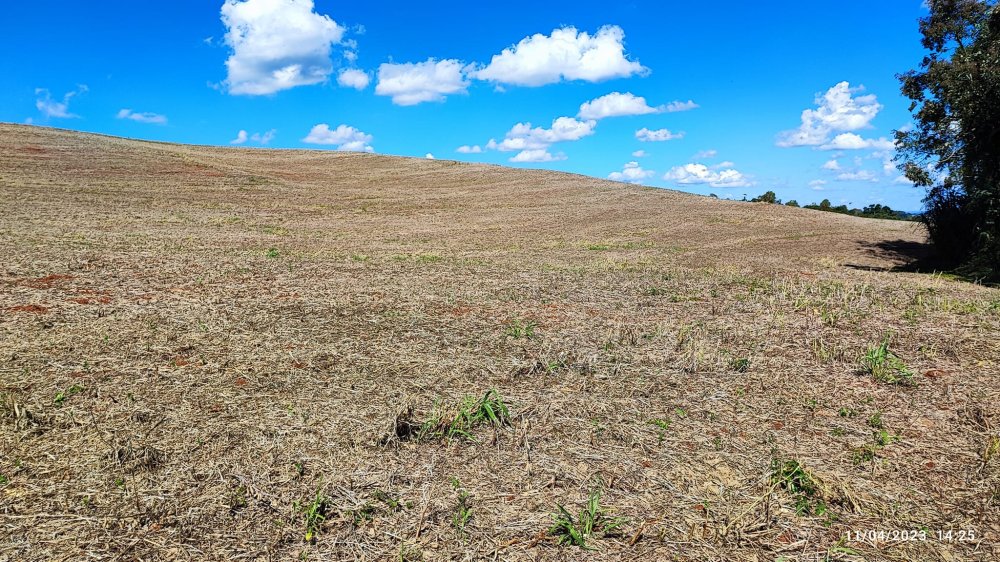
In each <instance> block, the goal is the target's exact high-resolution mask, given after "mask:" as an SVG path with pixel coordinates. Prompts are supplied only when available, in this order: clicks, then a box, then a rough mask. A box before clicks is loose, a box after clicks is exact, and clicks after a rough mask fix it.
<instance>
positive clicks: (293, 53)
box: [221, 0, 345, 96]
mask: <svg viewBox="0 0 1000 562" xmlns="http://www.w3.org/2000/svg"><path fill="white" fill-rule="evenodd" d="M313 7H314V6H313V0H225V3H224V4H223V5H222V11H221V14H222V23H223V25H225V26H226V37H225V41H226V44H227V45H228V46H229V47H230V49H232V54H231V55H230V56H229V59H228V60H226V68H227V70H228V75H227V77H226V80H225V82H224V84H225V85H226V87H227V88H228V90H229V93H231V94H245V95H254V96H259V95H266V94H273V93H275V92H279V91H281V90H287V89H289V88H294V87H296V86H305V85H309V84H318V83H320V82H323V81H325V80H326V79H327V77H328V76H329V75H330V73H331V72H333V63H332V62H331V61H330V50H331V48H332V45H333V44H335V43H339V42H340V40H341V39H342V38H343V36H344V31H345V28H344V27H343V26H341V25H339V24H338V23H337V22H335V21H333V20H332V19H330V17H329V16H326V15H321V14H318V13H316V12H315V11H313Z"/></svg>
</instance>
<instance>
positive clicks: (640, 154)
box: [632, 150, 649, 158]
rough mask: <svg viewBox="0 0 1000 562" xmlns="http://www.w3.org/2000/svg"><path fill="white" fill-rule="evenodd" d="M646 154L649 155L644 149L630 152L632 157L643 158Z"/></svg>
mask: <svg viewBox="0 0 1000 562" xmlns="http://www.w3.org/2000/svg"><path fill="white" fill-rule="evenodd" d="M647 156H649V153H648V152H646V151H645V150H636V151H635V152H633V153H632V157H633V158H645V157H647Z"/></svg>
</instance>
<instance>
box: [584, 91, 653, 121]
mask: <svg viewBox="0 0 1000 562" xmlns="http://www.w3.org/2000/svg"><path fill="white" fill-rule="evenodd" d="M664 111H666V106H662V105H661V106H659V107H650V106H649V105H648V104H647V103H646V98H643V97H640V96H636V95H634V94H632V93H631V92H625V93H624V94H623V93H621V92H611V93H610V94H607V95H605V96H601V97H599V98H596V99H593V100H590V101H588V102H585V103H584V104H583V105H581V106H580V113H579V114H578V115H577V116H578V117H580V118H581V119H604V118H605V117H620V116H624V115H647V114H649V113H662V112H664Z"/></svg>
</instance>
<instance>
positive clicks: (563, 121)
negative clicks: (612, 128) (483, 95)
mask: <svg viewBox="0 0 1000 562" xmlns="http://www.w3.org/2000/svg"><path fill="white" fill-rule="evenodd" d="M596 126H597V121H594V120H588V121H580V120H578V119H575V118H573V117H559V118H557V119H555V120H553V121H552V127H551V128H548V129H544V128H542V127H534V128H533V127H532V126H531V123H518V124H517V125H514V126H513V127H511V129H510V130H509V131H507V134H506V135H505V136H504V138H503V140H502V141H500V142H496V141H495V140H492V139H491V140H490V142H489V143H488V144H487V145H486V148H488V149H490V150H499V151H501V152H513V151H515V150H538V149H547V148H548V147H549V146H551V145H553V144H555V143H557V142H564V141H575V140H580V139H582V138H583V137H586V136H589V135H592V134H594V127H596Z"/></svg>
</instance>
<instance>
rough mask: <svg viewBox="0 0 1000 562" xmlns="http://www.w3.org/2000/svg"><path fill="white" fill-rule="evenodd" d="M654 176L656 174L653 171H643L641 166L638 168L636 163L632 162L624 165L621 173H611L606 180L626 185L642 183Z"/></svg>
mask: <svg viewBox="0 0 1000 562" xmlns="http://www.w3.org/2000/svg"><path fill="white" fill-rule="evenodd" d="M654 174H656V172H654V171H653V170H643V169H642V166H640V165H639V163H638V162H635V161H633V162H629V163H627V164H625V166H624V167H623V168H622V171H620V172H611V173H610V174H608V179H609V180H614V181H624V182H628V183H642V182H644V181H645V180H647V179H649V178H651V177H653V175H654Z"/></svg>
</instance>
